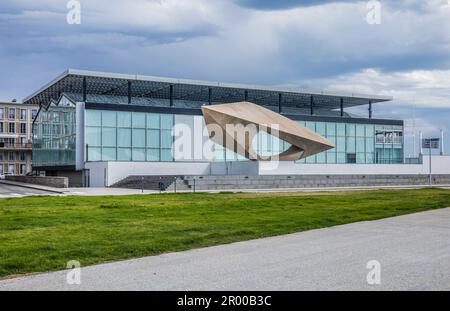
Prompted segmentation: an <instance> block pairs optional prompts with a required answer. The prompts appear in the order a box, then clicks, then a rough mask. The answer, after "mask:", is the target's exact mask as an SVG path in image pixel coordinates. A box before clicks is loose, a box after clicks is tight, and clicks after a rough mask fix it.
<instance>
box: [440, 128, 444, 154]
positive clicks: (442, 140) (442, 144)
mask: <svg viewBox="0 0 450 311" xmlns="http://www.w3.org/2000/svg"><path fill="white" fill-rule="evenodd" d="M440 143H441V156H443V155H444V130H441V141H440Z"/></svg>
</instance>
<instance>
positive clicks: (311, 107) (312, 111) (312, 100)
mask: <svg viewBox="0 0 450 311" xmlns="http://www.w3.org/2000/svg"><path fill="white" fill-rule="evenodd" d="M309 108H310V112H311V115H313V114H314V96H312V95H311V100H310V104H309Z"/></svg>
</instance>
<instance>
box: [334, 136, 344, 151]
mask: <svg viewBox="0 0 450 311" xmlns="http://www.w3.org/2000/svg"><path fill="white" fill-rule="evenodd" d="M336 151H337V152H345V137H337V138H336Z"/></svg>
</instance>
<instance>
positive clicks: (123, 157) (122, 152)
mask: <svg viewBox="0 0 450 311" xmlns="http://www.w3.org/2000/svg"><path fill="white" fill-rule="evenodd" d="M117 160H119V161H131V148H118V149H117Z"/></svg>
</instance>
